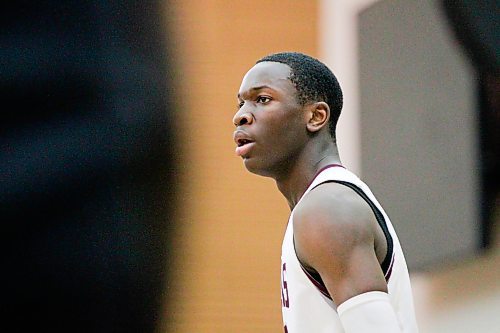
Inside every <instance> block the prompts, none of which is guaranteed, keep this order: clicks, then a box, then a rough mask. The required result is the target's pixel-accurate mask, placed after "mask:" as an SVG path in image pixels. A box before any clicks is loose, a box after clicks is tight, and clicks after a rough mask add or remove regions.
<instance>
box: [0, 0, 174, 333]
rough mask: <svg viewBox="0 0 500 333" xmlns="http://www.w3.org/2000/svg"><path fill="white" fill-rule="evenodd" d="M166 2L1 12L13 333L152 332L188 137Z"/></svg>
mask: <svg viewBox="0 0 500 333" xmlns="http://www.w3.org/2000/svg"><path fill="white" fill-rule="evenodd" d="M161 10H162V8H160V3H159V2H157V1H36V2H32V1H17V2H8V4H2V5H0V17H1V19H0V72H1V75H0V96H1V99H0V103H1V109H2V112H0V209H1V212H0V213H1V215H0V216H1V217H0V219H1V220H2V226H3V231H2V239H3V241H2V243H3V246H4V251H2V252H3V256H2V257H3V260H2V266H3V267H2V272H3V273H2V289H3V292H2V298H3V301H2V303H3V304H4V306H5V307H6V314H7V318H8V322H7V323H5V325H6V326H7V325H8V324H12V325H13V326H12V327H13V329H11V331H17V332H30V331H42V332H43V331H50V332H151V331H153V330H154V328H155V326H156V324H157V322H158V319H159V318H158V316H159V311H160V306H161V302H162V300H163V296H164V295H163V294H164V290H166V286H165V281H166V279H167V278H168V270H167V269H168V268H169V264H170V262H169V259H170V251H171V249H170V248H168V236H169V234H170V232H169V230H171V228H173V226H174V223H173V219H174V209H175V197H174V193H175V192H174V191H175V159H174V157H175V150H176V148H175V147H176V144H175V138H174V136H173V133H174V131H173V127H172V121H171V114H172V113H173V111H174V110H173V106H172V103H171V100H170V99H169V87H171V86H172V82H173V80H172V75H171V74H170V73H171V71H170V70H169V68H170V66H169V64H168V62H167V59H168V57H167V55H166V54H165V53H166V52H167V50H168V47H167V46H168V45H166V43H168V39H167V38H166V37H168V36H165V34H164V33H163V32H164V29H165V27H164V26H163V24H162V21H161V16H160V14H161Z"/></svg>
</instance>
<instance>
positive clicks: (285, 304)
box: [281, 263, 290, 308]
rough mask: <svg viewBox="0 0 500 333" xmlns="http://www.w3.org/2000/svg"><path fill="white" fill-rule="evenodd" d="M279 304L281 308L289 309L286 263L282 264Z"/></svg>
mask: <svg viewBox="0 0 500 333" xmlns="http://www.w3.org/2000/svg"><path fill="white" fill-rule="evenodd" d="M281 303H282V304H283V307H285V308H289V307H290V299H289V298H288V286H287V283H286V263H283V267H282V271H281Z"/></svg>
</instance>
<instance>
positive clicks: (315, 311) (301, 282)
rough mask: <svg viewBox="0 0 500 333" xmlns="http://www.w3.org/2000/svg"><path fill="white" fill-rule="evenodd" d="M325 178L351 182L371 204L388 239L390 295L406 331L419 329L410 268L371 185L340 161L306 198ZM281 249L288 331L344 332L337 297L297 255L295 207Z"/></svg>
mask: <svg viewBox="0 0 500 333" xmlns="http://www.w3.org/2000/svg"><path fill="white" fill-rule="evenodd" d="M325 182H337V183H341V184H343V185H346V186H349V187H350V188H352V189H353V190H355V191H356V192H357V193H358V194H359V195H360V196H361V197H362V198H363V199H364V200H365V201H366V202H367V203H368V204H370V206H371V208H372V210H373V212H374V214H375V216H376V217H377V221H378V223H379V225H380V227H381V228H382V230H383V231H384V234H385V236H386V240H387V247H388V253H387V256H386V257H385V260H384V261H383V263H382V264H381V267H382V270H383V272H384V274H385V277H386V280H387V286H388V293H389V298H390V300H391V303H392V306H393V307H394V310H395V312H396V316H397V318H398V320H399V324H400V326H401V328H402V331H403V332H412V333H413V332H418V329H417V324H416V319H415V311H414V308H413V296H412V292H411V286H410V278H409V275H408V268H407V266H406V261H405V258H404V256H403V251H402V249H401V245H400V243H399V240H398V238H397V236H396V232H395V231H394V228H393V226H392V224H391V222H390V220H389V218H388V217H387V214H386V213H385V212H384V210H383V209H382V207H381V206H380V204H379V203H378V201H377V200H376V199H375V197H374V195H373V193H372V192H371V191H370V189H369V188H368V186H366V184H365V183H363V182H362V181H361V180H360V179H359V178H358V177H357V176H355V175H354V174H353V173H351V172H350V171H348V170H346V169H345V168H343V167H341V166H339V165H329V166H328V167H326V168H324V169H323V170H322V171H320V172H319V173H318V175H317V176H316V177H315V178H314V180H313V181H312V183H311V184H310V185H309V187H308V188H307V190H306V192H305V193H304V195H303V196H302V198H304V196H306V195H307V193H308V192H309V191H311V190H312V189H313V188H315V187H316V186H318V185H320V184H322V183H325ZM298 204H300V201H299V203H298ZM298 204H297V205H298ZM281 251H282V252H281V269H282V274H281V299H282V312H283V323H284V325H285V332H286V333H327V332H328V333H340V332H344V329H343V328H342V324H341V323H340V319H339V316H338V314H337V311H336V309H337V307H336V305H335V300H332V299H331V297H330V295H329V294H328V291H327V290H326V288H325V287H324V285H323V284H322V282H321V279H320V278H319V276H318V277H314V276H312V275H311V274H310V273H309V272H307V271H305V269H303V267H302V265H301V264H300V262H299V260H298V258H297V255H296V253H295V247H294V241H293V210H292V213H291V214H290V219H289V220H288V226H287V229H286V232H285V237H284V239H283V246H282V250H281Z"/></svg>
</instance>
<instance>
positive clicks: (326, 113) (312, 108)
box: [306, 102, 330, 132]
mask: <svg viewBox="0 0 500 333" xmlns="http://www.w3.org/2000/svg"><path fill="white" fill-rule="evenodd" d="M307 114H308V117H309V119H308V121H307V124H306V126H307V130H308V131H309V132H318V131H319V130H321V129H322V128H323V127H325V126H327V125H328V121H329V120H330V107H329V106H328V104H326V103H325V102H316V103H313V104H311V105H309V110H308V113H307Z"/></svg>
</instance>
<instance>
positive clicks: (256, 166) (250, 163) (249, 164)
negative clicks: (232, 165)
mask: <svg viewBox="0 0 500 333" xmlns="http://www.w3.org/2000/svg"><path fill="white" fill-rule="evenodd" d="M243 164H245V167H246V168H247V170H248V171H249V172H251V173H253V174H256V175H258V176H262V177H271V178H272V177H273V173H272V172H271V171H270V168H266V167H265V166H264V165H263V163H262V161H258V160H255V159H253V158H245V159H243Z"/></svg>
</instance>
